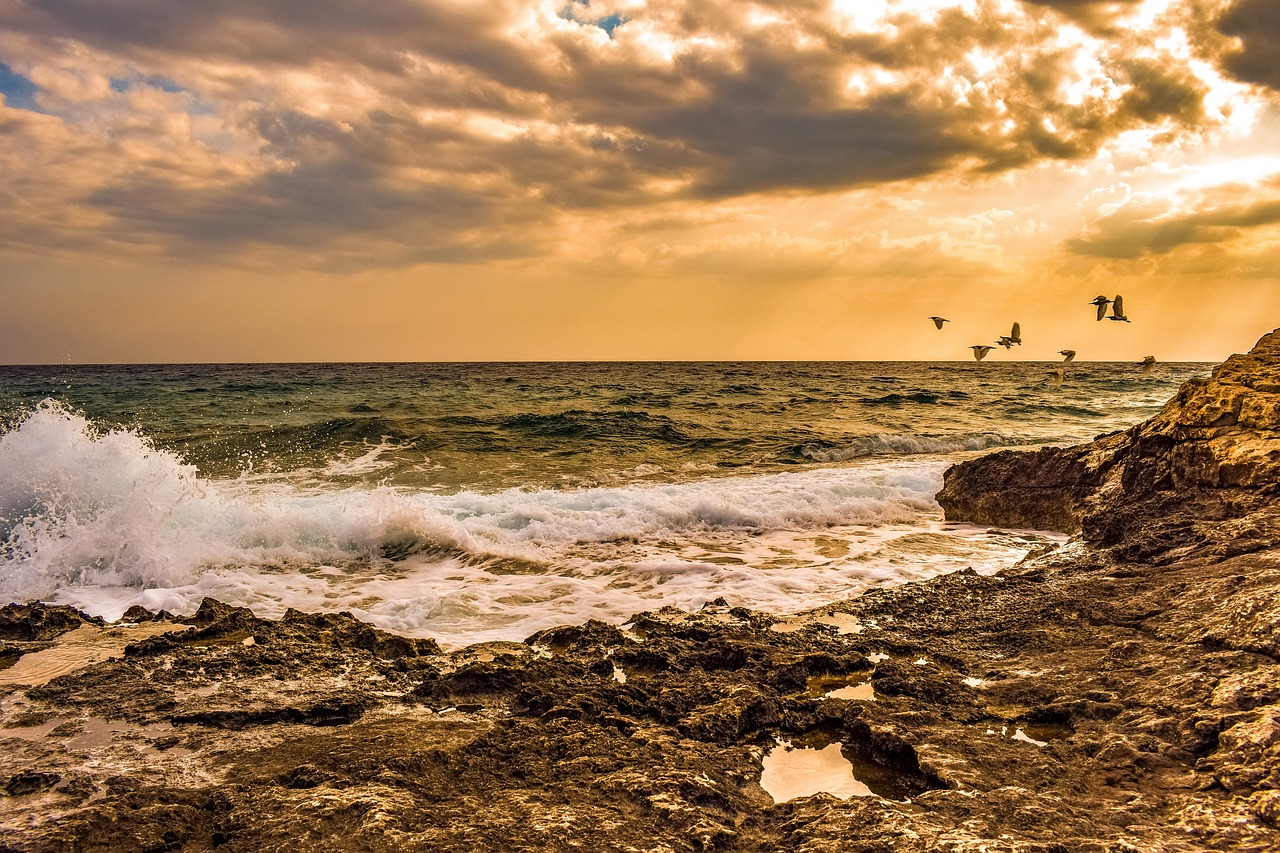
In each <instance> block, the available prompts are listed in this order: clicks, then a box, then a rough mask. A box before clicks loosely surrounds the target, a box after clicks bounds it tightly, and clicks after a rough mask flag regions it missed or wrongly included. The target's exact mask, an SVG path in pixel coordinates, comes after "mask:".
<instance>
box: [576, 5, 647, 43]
mask: <svg viewBox="0 0 1280 853" xmlns="http://www.w3.org/2000/svg"><path fill="white" fill-rule="evenodd" d="M577 6H581V7H582V8H583V9H589V8H591V0H571V2H570V3H569V5H567V6H565V7H564V8H563V9H561V10H560V17H562V18H564V19H565V20H567V21H573V22H574V23H577V24H584V25H586V26H592V27H599V28H600V29H602V30H604V31H605V33H606V34H608V36H609V38H613V31H614V30H616V29H617V28H618V27H620V26H622V25H623V24H625V23H626V22H627V21H629V20H631V19H630V18H624V17H623V16H622V15H620V14H618V13H617V12H614V13H613V14H612V15H605V16H604V17H603V18H587V17H578V13H579V12H580V11H581V10H579V9H577V8H575V7H577Z"/></svg>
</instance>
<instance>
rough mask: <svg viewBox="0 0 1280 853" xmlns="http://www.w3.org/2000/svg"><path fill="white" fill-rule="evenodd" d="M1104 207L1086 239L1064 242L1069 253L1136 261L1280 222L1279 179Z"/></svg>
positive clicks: (1231, 239)
mask: <svg viewBox="0 0 1280 853" xmlns="http://www.w3.org/2000/svg"><path fill="white" fill-rule="evenodd" d="M1102 211H1103V212H1102V215H1101V216H1099V217H1098V218H1097V219H1095V220H1094V221H1093V222H1091V223H1090V224H1089V225H1088V226H1087V227H1086V229H1085V235H1084V236H1083V237H1078V238H1073V239H1070V240H1068V241H1066V244H1065V245H1066V249H1067V251H1069V252H1071V253H1073V254H1076V255H1084V256H1088V257H1095V258H1107V259H1112V260H1133V259H1136V258H1141V257H1145V256H1150V255H1164V254H1168V253H1170V252H1174V251H1175V250H1177V249H1180V248H1182V247H1185V246H1213V247H1219V246H1225V245H1226V244H1230V243H1235V242H1237V241H1241V240H1244V239H1246V238H1247V237H1249V236H1250V235H1251V234H1255V233H1257V232H1260V231H1265V230H1266V229H1269V228H1270V227H1271V226H1275V225H1278V224H1280V178H1276V177H1273V178H1271V179H1270V180H1269V181H1265V182H1262V183H1261V184H1259V185H1249V184H1240V183H1234V184H1227V185H1220V186H1215V187H1209V188H1200V189H1196V190H1193V191H1190V192H1183V193H1175V194H1172V195H1152V194H1134V195H1132V196H1131V197H1129V198H1128V199H1126V200H1125V201H1123V202H1121V203H1119V204H1116V205H1110V206H1104V207H1103V208H1102Z"/></svg>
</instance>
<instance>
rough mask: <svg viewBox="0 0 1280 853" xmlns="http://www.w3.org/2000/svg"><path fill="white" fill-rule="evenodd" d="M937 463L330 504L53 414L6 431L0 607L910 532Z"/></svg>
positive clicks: (0, 468)
mask: <svg viewBox="0 0 1280 853" xmlns="http://www.w3.org/2000/svg"><path fill="white" fill-rule="evenodd" d="M879 440H880V441H882V442H888V441H889V439H888V438H885V437H882V438H881V439H879ZM913 441H917V442H918V441H919V439H913ZM827 452H828V453H831V454H832V455H831V458H832V459H835V458H838V454H839V453H840V452H846V453H847V454H848V455H846V456H845V457H844V458H851V457H852V456H853V455H856V454H854V453H852V452H849V451H848V449H845V451H840V450H839V449H832V450H828V451H827ZM902 452H929V451H902ZM814 458H817V456H815V457H814ZM944 467H945V463H944V462H941V461H938V460H928V461H922V460H916V461H912V462H906V461H903V460H894V461H889V462H881V463H878V464H867V465H863V466H858V467H843V468H828V469H815V470H809V471H802V472H786V473H778V474H757V475H753V476H744V477H713V478H707V479H701V480H695V481H691V482H681V483H667V484H658V485H649V484H645V485H631V486H625V487H617V488H589V489H573V490H554V489H542V490H522V489H508V490H504V491H497V492H493V493H480V492H474V491H461V492H457V493H454V494H432V493H426V492H422V491H411V490H407V489H403V488H392V487H387V486H382V487H375V488H349V489H328V490H325V489H320V488H304V487H302V486H301V485H299V484H290V483H288V482H272V483H262V482H256V481H253V480H251V479H249V478H246V477H240V478H236V479H210V478H206V477H202V476H200V475H199V474H198V472H197V471H196V469H195V468H194V467H193V466H191V465H189V464H186V463H185V462H184V461H183V460H182V459H181V458H179V457H178V456H177V455H175V454H173V453H170V452H167V451H164V450H160V449H157V448H156V447H154V446H153V445H152V444H151V443H150V442H149V441H148V440H147V439H146V438H145V437H143V436H142V435H140V434H138V433H137V432H135V431H131V430H101V429H98V428H96V427H95V426H94V425H93V424H92V423H90V422H89V421H87V420H86V419H85V418H83V417H81V416H80V415H78V414H75V413H72V412H70V411H67V410H66V409H64V408H63V407H61V406H60V405H59V404H57V403H55V402H52V401H45V402H43V403H41V404H40V405H39V406H37V407H36V408H35V409H34V410H33V411H32V412H31V413H30V414H28V415H27V416H26V417H25V419H23V420H21V421H20V422H19V423H18V424H17V425H16V426H15V427H14V428H13V429H11V430H10V431H9V432H7V433H5V434H3V435H0V594H2V595H3V596H4V597H6V598H10V599H24V598H48V597H50V596H51V595H53V594H54V593H55V592H56V591H58V590H60V589H63V588H65V587H68V586H77V587H85V586H93V587H128V588H134V589H138V588H151V587H174V586H178V585H182V584H189V583H192V582H193V581H194V580H195V579H196V578H198V577H199V576H200V575H201V574H202V573H203V572H206V571H208V570H211V569H214V568H219V569H225V568H226V567H237V566H253V567H257V568H268V569H274V570H289V569H292V568H297V567H299V566H316V565H333V566H342V565H347V564H352V563H358V562H365V563H368V562H376V561H380V560H387V559H398V558H402V557H405V556H406V555H409V554H421V553H424V552H425V553H430V554H439V555H441V556H449V557H451V558H459V559H464V560H465V559H481V558H494V557H499V558H516V559H522V560H532V561H541V562H552V563H554V562H560V561H562V560H564V559H565V555H566V553H568V552H569V551H570V550H571V549H572V548H574V547H575V546H581V545H584V544H588V543H609V542H646V541H658V540H670V539H673V540H686V539H688V538H689V537H695V536H704V535H709V534H710V535H714V534H715V533H716V532H717V531H738V532H744V531H745V532H750V533H762V532H768V531H774V530H780V529H789V530H794V529H800V530H809V529H821V528H824V527H826V526H830V525H837V524H844V525H847V524H869V525H875V524H885V523H910V522H913V521H917V520H919V519H921V518H924V517H932V516H934V515H936V504H935V503H934V500H933V495H934V494H935V493H936V491H937V489H938V488H939V487H940V485H941V474H942V470H943V468H944Z"/></svg>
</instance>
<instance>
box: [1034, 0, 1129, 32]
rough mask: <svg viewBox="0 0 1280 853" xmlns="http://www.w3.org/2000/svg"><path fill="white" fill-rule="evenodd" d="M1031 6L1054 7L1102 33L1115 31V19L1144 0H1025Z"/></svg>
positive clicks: (1088, 27) (1056, 10)
mask: <svg viewBox="0 0 1280 853" xmlns="http://www.w3.org/2000/svg"><path fill="white" fill-rule="evenodd" d="M1023 2H1024V3H1026V4H1028V5H1031V6H1039V7H1042V8H1045V9H1052V10H1054V11H1055V12H1058V13H1060V14H1061V15H1063V16H1064V17H1066V18H1068V19H1070V20H1072V21H1075V22H1076V23H1077V24H1080V25H1081V26H1083V27H1084V28H1085V29H1088V30H1090V31H1092V32H1095V33H1098V34H1100V35H1105V34H1108V33H1111V32H1113V31H1114V21H1115V19H1116V18H1117V17H1118V16H1120V15H1122V14H1124V13H1126V12H1131V11H1133V8H1134V7H1135V6H1138V5H1139V4H1141V3H1142V0H1023Z"/></svg>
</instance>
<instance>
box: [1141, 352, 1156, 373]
mask: <svg viewBox="0 0 1280 853" xmlns="http://www.w3.org/2000/svg"><path fill="white" fill-rule="evenodd" d="M1138 363H1139V364H1141V365H1142V376H1143V378H1146V377H1148V376H1150V375H1151V371H1153V370H1155V369H1156V357H1155V356H1154V355H1149V356H1147V357H1146V358H1144V359H1143V360H1142V361H1140V362H1138Z"/></svg>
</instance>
